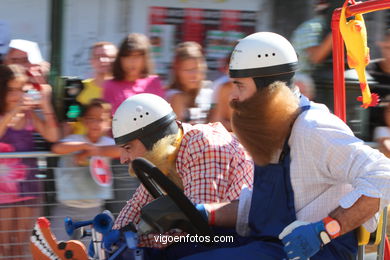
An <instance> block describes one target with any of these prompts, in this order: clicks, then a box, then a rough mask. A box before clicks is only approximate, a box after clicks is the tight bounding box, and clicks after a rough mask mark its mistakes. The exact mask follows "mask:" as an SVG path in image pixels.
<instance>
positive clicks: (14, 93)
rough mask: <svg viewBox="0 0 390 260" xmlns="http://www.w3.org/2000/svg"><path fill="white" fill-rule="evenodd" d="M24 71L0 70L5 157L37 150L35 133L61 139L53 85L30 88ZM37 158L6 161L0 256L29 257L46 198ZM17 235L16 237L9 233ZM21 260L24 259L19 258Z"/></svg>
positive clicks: (1, 167) (1, 163)
mask: <svg viewBox="0 0 390 260" xmlns="http://www.w3.org/2000/svg"><path fill="white" fill-rule="evenodd" d="M27 82H28V77H27V74H26V71H25V69H24V68H23V67H21V66H19V65H8V66H6V65H0V152H26V151H33V150H34V140H33V133H34V132H38V133H39V134H41V135H42V137H43V138H44V139H46V140H47V141H49V142H55V141H57V140H58V138H59V134H58V127H57V123H56V119H55V114H54V111H53V108H52V105H51V103H50V98H51V87H50V86H49V85H43V84H41V85H35V86H32V85H31V84H28V83H27ZM38 173H39V172H38V171H37V163H36V159H34V158H24V159H19V158H11V159H2V158H0V216H1V218H0V230H2V231H3V232H1V233H0V255H2V256H22V255H24V254H26V251H27V246H28V243H27V242H28V239H29V233H30V230H31V229H32V226H33V222H34V220H35V216H37V215H38V214H39V212H38V210H39V208H38V207H37V204H39V201H40V194H42V190H41V187H40V185H41V183H40V182H39V181H38V180H37V178H36V175H37V174H38ZM7 230H8V231H12V230H16V231H18V232H16V233H8V232H4V231H7ZM13 259H19V258H13Z"/></svg>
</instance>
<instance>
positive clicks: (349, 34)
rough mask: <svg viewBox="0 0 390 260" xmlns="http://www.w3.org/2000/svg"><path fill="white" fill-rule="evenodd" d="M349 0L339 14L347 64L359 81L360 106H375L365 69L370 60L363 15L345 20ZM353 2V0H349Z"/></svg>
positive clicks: (376, 99) (377, 98)
mask: <svg viewBox="0 0 390 260" xmlns="http://www.w3.org/2000/svg"><path fill="white" fill-rule="evenodd" d="M348 2H349V0H346V1H345V3H344V5H343V8H342V10H341V14H340V32H341V35H342V37H343V40H344V42H345V46H346V48H347V59H348V66H349V67H350V68H353V69H355V70H356V72H357V74H358V78H359V82H360V89H361V91H362V96H363V97H358V100H359V101H362V102H363V104H362V107H363V108H368V107H369V106H376V105H377V104H378V102H379V97H378V95H377V94H374V93H373V94H371V92H370V88H369V86H368V84H367V78H366V73H365V69H366V66H367V65H368V63H369V62H370V53H369V51H370V50H369V48H368V47H367V30H366V25H365V23H364V19H363V15H361V14H357V15H356V16H355V19H352V20H349V21H347V18H346V16H345V10H346V8H347V5H348ZM350 2H351V3H352V4H355V1H354V0H352V1H350Z"/></svg>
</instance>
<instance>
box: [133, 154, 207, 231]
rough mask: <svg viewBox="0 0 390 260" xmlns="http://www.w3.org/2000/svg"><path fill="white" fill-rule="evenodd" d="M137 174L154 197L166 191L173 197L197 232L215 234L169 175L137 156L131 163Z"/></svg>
mask: <svg viewBox="0 0 390 260" xmlns="http://www.w3.org/2000/svg"><path fill="white" fill-rule="evenodd" d="M131 165H132V167H133V169H134V172H135V174H136V175H137V177H138V179H139V180H140V181H141V182H142V184H143V185H144V187H145V188H146V189H147V190H148V191H149V193H150V194H151V195H152V196H153V198H155V199H157V198H158V197H161V196H164V195H165V194H164V192H165V193H166V194H167V195H168V196H169V197H170V198H171V199H172V201H173V202H174V203H175V204H176V206H177V207H178V208H179V209H180V210H181V211H182V213H183V214H184V215H185V216H186V217H187V218H188V219H189V220H190V222H191V224H192V227H193V229H194V230H195V232H196V234H198V235H201V236H213V231H212V230H211V228H210V227H209V225H208V223H207V221H206V220H205V219H204V218H203V217H202V215H201V214H200V213H199V211H198V210H197V209H196V208H195V206H194V204H193V203H192V202H191V201H190V200H189V199H188V198H187V197H186V196H185V195H184V193H183V191H182V190H181V189H179V188H178V187H177V186H176V185H175V184H174V183H173V182H172V181H171V180H170V179H168V177H166V176H165V175H164V174H163V173H162V172H161V171H160V170H159V169H158V168H157V167H156V166H154V165H153V164H152V163H151V162H149V161H148V160H146V159H144V158H137V159H135V160H133V161H132V163H131Z"/></svg>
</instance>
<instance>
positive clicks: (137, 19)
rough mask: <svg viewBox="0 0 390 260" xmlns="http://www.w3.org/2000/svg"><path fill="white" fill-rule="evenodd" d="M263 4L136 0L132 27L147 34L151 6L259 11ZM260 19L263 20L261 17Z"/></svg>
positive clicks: (230, 0)
mask: <svg viewBox="0 0 390 260" xmlns="http://www.w3.org/2000/svg"><path fill="white" fill-rule="evenodd" d="M263 2H264V1H262V0H164V1H161V0H141V1H137V0H135V1H134V2H133V12H132V14H133V15H132V16H131V21H130V26H131V30H133V31H134V32H141V33H144V32H147V31H148V19H147V17H148V15H149V7H150V6H166V7H177V8H205V9H227V10H243V11H259V10H261V9H262V8H261V7H262V3H263ZM145 16H146V19H145ZM259 18H260V19H262V17H261V15H259Z"/></svg>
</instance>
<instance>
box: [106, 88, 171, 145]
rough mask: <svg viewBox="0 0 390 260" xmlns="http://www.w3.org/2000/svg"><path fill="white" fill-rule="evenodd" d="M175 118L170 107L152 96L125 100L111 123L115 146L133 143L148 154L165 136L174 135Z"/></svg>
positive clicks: (144, 94) (133, 97)
mask: <svg viewBox="0 0 390 260" xmlns="http://www.w3.org/2000/svg"><path fill="white" fill-rule="evenodd" d="M175 119H176V114H175V113H174V112H173V110H172V107H171V105H170V104H169V103H168V102H167V101H165V100H164V99H163V98H161V97H159V96H157V95H154V94H147V93H143V94H138V95H134V96H132V97H129V98H128V99H126V100H125V101H123V103H122V104H121V105H120V106H119V107H118V109H117V110H116V112H115V114H114V118H113V121H112V132H113V135H114V139H115V143H116V144H117V145H122V144H125V143H127V142H130V141H132V140H134V139H140V140H141V142H142V143H143V144H144V145H145V146H146V148H147V149H148V150H150V149H151V148H152V146H153V144H154V143H155V142H156V141H158V140H159V139H161V138H162V137H164V136H165V135H167V134H173V133H176V132H177V129H178V128H177V124H176V121H175Z"/></svg>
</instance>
